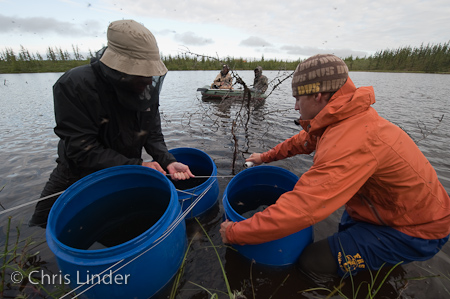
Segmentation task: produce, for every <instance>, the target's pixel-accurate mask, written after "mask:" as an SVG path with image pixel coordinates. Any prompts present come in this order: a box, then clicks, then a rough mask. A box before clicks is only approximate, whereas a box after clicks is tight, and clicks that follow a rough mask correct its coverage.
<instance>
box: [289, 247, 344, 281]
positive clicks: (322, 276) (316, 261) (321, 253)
mask: <svg viewBox="0 0 450 299" xmlns="http://www.w3.org/2000/svg"><path fill="white" fill-rule="evenodd" d="M298 266H299V269H300V271H302V272H303V273H304V274H306V275H307V276H309V277H311V278H313V279H314V280H318V281H321V280H327V279H329V278H333V277H336V276H337V275H338V271H337V270H338V264H337V259H336V257H334V256H333V255H332V253H331V249H330V245H329V244H328V239H323V240H321V241H318V242H315V243H312V244H310V245H308V246H306V248H305V249H304V250H303V252H302V254H301V255H300V258H299V261H298Z"/></svg>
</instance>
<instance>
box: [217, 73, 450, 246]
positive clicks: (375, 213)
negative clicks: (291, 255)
mask: <svg viewBox="0 0 450 299" xmlns="http://www.w3.org/2000/svg"><path fill="white" fill-rule="evenodd" d="M374 103H375V94H374V91H373V87H361V88H358V89H357V88H356V87H355V85H354V84H353V82H352V81H351V79H350V78H348V80H347V82H346V83H345V85H344V86H343V87H342V88H341V89H339V90H338V91H337V92H336V93H335V94H334V95H333V97H332V98H331V99H330V100H329V103H328V104H327V105H326V106H325V107H324V108H323V109H322V110H321V111H320V112H319V114H318V115H317V116H316V117H315V118H314V119H312V120H311V121H302V122H301V124H302V127H303V128H304V130H302V131H300V133H299V134H297V135H295V136H293V137H291V138H289V139H287V140H286V141H284V142H282V143H280V144H278V145H277V146H275V147H274V148H273V149H271V150H270V151H268V152H265V153H263V154H262V156H261V158H262V160H263V161H264V162H271V161H276V160H280V159H284V158H287V157H291V156H294V155H298V154H309V153H311V152H313V151H314V150H315V155H314V163H313V165H312V167H311V168H310V169H309V170H308V171H306V172H305V173H304V174H303V175H302V176H301V178H300V179H299V181H298V182H297V184H296V185H295V187H294V190H293V191H290V192H286V193H285V194H283V195H282V196H280V198H279V199H278V200H277V202H276V203H275V204H274V205H271V206H270V207H268V208H267V209H266V210H264V211H262V212H259V213H256V214H255V215H254V216H253V217H251V218H249V219H246V220H244V221H241V222H236V223H233V224H232V225H230V226H228V227H227V231H226V237H227V238H228V240H229V241H230V243H235V244H241V245H244V244H259V243H264V242H268V241H272V240H276V239H279V238H282V237H285V236H287V235H290V234H292V233H295V232H297V231H299V230H302V229H304V228H306V227H309V226H311V225H313V224H315V223H317V222H319V221H321V220H324V219H325V218H327V217H328V216H329V215H330V214H332V213H333V212H334V211H336V210H337V209H338V208H340V207H341V206H343V205H345V208H346V210H347V212H348V213H349V215H350V216H351V217H352V218H353V219H354V220H356V221H365V222H368V223H372V224H376V225H385V226H390V227H393V228H394V229H397V230H399V231H401V232H403V233H405V234H407V235H410V236H413V237H419V238H423V239H440V238H444V237H445V236H447V235H448V234H449V233H450V198H449V196H448V194H447V192H446V191H445V189H444V187H443V186H442V185H441V183H440V182H439V181H438V177H437V175H436V172H435V170H434V169H433V167H432V166H431V165H430V163H429V162H428V160H427V159H426V158H425V156H424V155H423V154H422V152H421V151H420V150H419V148H418V147H417V146H416V144H415V143H414V141H413V140H411V138H410V137H409V136H408V135H407V134H406V133H405V132H404V131H403V130H402V129H400V128H399V127H397V126H395V125H394V124H392V123H390V122H389V121H387V120H385V119H384V118H382V117H380V116H379V115H378V114H377V112H376V111H375V109H374V108H372V107H370V106H371V105H372V104H374Z"/></svg>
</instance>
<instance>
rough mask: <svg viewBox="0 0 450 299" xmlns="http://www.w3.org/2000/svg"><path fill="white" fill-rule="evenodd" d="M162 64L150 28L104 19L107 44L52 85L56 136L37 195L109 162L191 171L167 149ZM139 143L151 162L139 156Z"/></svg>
mask: <svg viewBox="0 0 450 299" xmlns="http://www.w3.org/2000/svg"><path fill="white" fill-rule="evenodd" d="M166 73H167V68H166V67H165V65H164V63H163V62H162V61H161V59H160V56H159V49H158V46H157V43H156V40H155V38H154V36H153V34H152V33H151V32H150V31H149V30H148V29H147V28H145V27H144V26H142V25H141V24H139V23H137V22H135V21H132V20H122V21H116V22H113V23H111V24H110V26H109V27H108V47H107V48H106V50H105V49H102V50H101V51H99V52H98V53H97V57H96V58H93V59H92V60H91V63H90V64H89V65H84V66H80V67H77V68H74V69H72V70H70V71H68V72H66V73H65V74H64V75H63V76H61V78H60V79H59V80H58V81H57V82H56V83H55V85H54V86H53V97H54V108H55V120H56V127H55V133H56V135H58V137H59V138H60V141H59V143H58V158H57V160H56V162H57V166H56V168H55V169H54V170H53V172H52V173H51V175H50V178H49V181H48V182H47V184H46V185H45V187H44V190H43V191H42V194H41V198H42V197H47V196H50V195H52V194H55V193H58V192H60V191H63V190H65V189H67V188H68V187H69V186H70V185H72V184H73V183H75V182H76V181H77V180H79V179H81V178H83V177H84V176H86V175H89V174H91V173H93V172H96V171H98V170H101V169H105V168H108V167H113V166H119V165H143V166H147V167H150V168H153V169H156V170H158V171H160V172H162V173H164V174H166V170H167V171H168V172H169V173H170V175H171V177H172V178H173V179H176V180H184V179H188V178H190V177H193V174H192V173H191V171H190V170H189V167H188V166H187V165H184V164H182V163H179V162H177V161H176V159H175V158H174V156H173V155H172V154H170V153H169V152H168V149H167V147H166V144H165V142H164V136H163V134H162V130H161V121H160V115H159V93H160V90H161V87H162V83H163V81H164V76H165V74H166ZM142 148H145V150H146V152H147V153H148V154H149V155H151V156H152V158H153V159H154V161H153V162H144V161H143V160H142V158H141V154H142ZM56 199H57V196H54V197H50V198H48V199H45V200H42V201H40V202H38V204H37V205H36V209H35V212H34V214H33V216H32V218H31V220H30V222H29V225H30V226H41V227H45V226H46V223H47V217H48V214H49V211H50V208H51V207H52V205H53V203H54V202H55V201H56Z"/></svg>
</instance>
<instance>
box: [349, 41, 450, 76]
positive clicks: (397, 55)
mask: <svg viewBox="0 0 450 299" xmlns="http://www.w3.org/2000/svg"><path fill="white" fill-rule="evenodd" d="M344 61H345V63H346V64H347V66H348V68H349V69H350V70H351V71H399V72H425V73H450V41H449V42H447V43H444V44H434V45H433V44H431V45H430V44H428V45H426V46H425V45H424V44H422V45H420V47H415V48H411V47H403V48H399V49H393V50H389V49H388V50H383V51H377V52H376V53H375V54H374V55H371V56H369V57H363V58H359V57H356V58H353V57H352V56H350V57H347V58H345V59H344Z"/></svg>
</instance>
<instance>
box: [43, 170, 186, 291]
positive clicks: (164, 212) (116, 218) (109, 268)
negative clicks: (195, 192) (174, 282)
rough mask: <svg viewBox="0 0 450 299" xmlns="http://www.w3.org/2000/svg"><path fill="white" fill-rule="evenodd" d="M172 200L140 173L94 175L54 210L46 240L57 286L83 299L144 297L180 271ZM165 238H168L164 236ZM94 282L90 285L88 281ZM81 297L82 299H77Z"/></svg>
mask: <svg viewBox="0 0 450 299" xmlns="http://www.w3.org/2000/svg"><path fill="white" fill-rule="evenodd" d="M180 214H181V207H180V204H179V202H178V198H177V193H176V190H175V188H174V186H173V184H172V183H171V182H170V180H169V179H168V178H166V176H164V175H163V174H161V173H160V172H158V171H156V170H153V169H150V168H147V167H142V166H118V167H112V168H107V169H104V170H101V171H98V172H96V173H93V174H91V175H89V176H87V177H85V178H83V179H81V180H79V181H78V182H76V183H75V184H73V185H72V186H71V187H69V188H68V189H67V190H66V191H65V192H64V193H63V194H62V195H61V196H60V197H59V198H58V200H57V201H56V202H55V204H54V205H53V207H52V209H51V211H50V214H49V218H48V223H47V231H46V238H47V243H48V246H49V247H50V249H51V250H52V252H53V253H54V254H55V256H56V259H57V262H58V266H59V268H60V270H61V277H62V278H63V279H62V281H64V282H65V283H68V284H69V285H70V286H71V287H72V289H76V288H78V287H80V286H81V285H83V284H84V286H81V287H80V288H79V289H77V290H76V291H75V293H76V294H79V293H81V292H83V291H84V290H85V289H86V288H88V287H91V286H92V288H90V289H89V290H88V291H86V292H85V293H84V294H83V295H84V296H85V297H87V298H149V297H151V296H152V295H154V294H156V293H157V292H158V291H159V290H160V289H162V288H163V287H164V286H165V285H166V284H167V283H168V282H169V281H170V280H171V279H172V277H173V276H174V275H175V274H176V272H177V270H178V269H179V267H180V265H181V262H182V259H183V255H184V252H185V250H186V246H187V237H186V226H185V223H184V221H181V223H179V224H178V225H177V226H174V225H173V223H174V221H175V219H177V217H178V216H179V215H180ZM168 231H169V233H168ZM91 278H93V280H91ZM84 296H82V297H84Z"/></svg>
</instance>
